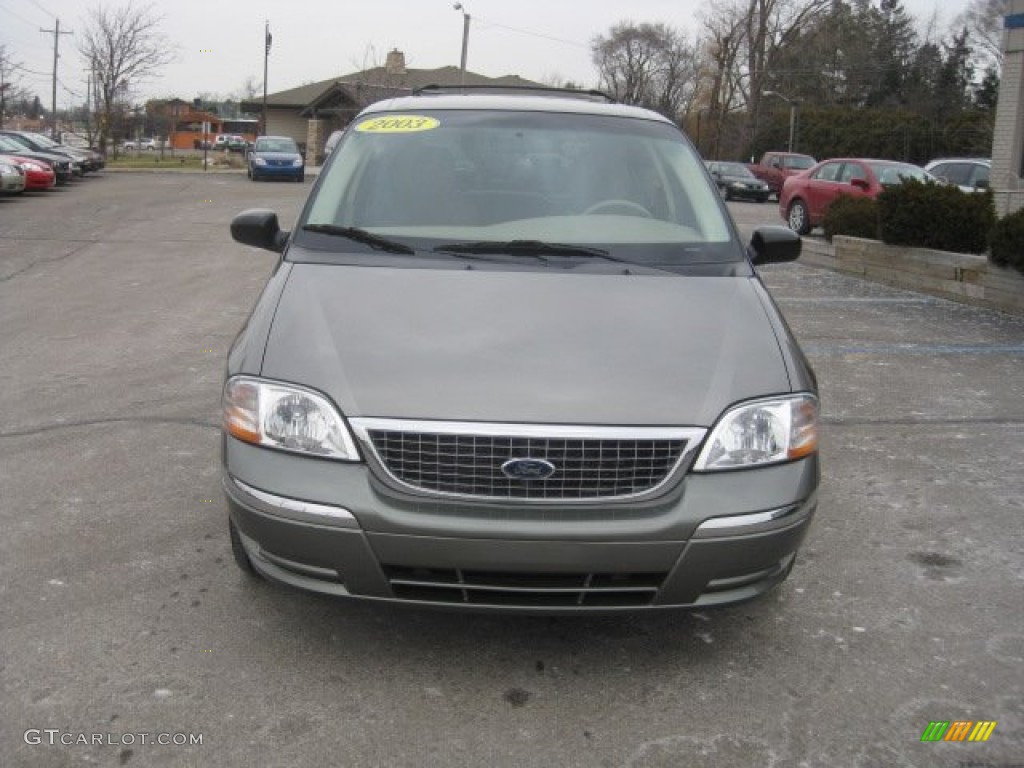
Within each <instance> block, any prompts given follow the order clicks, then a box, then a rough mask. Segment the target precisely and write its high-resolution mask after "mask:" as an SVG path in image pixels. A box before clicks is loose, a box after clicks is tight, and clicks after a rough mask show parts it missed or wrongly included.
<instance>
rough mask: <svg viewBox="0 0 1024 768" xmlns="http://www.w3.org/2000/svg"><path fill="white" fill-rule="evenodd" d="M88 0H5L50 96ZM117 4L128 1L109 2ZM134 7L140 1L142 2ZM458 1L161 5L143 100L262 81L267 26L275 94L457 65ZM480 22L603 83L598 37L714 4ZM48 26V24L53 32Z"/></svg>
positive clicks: (660, 0) (186, 1)
mask: <svg viewBox="0 0 1024 768" xmlns="http://www.w3.org/2000/svg"><path fill="white" fill-rule="evenodd" d="M98 4H99V3H94V2H88V0H85V1H83V0H0V44H4V45H5V46H6V47H7V51H8V53H9V54H11V57H12V58H13V60H14V61H15V62H17V63H20V64H22V65H23V66H24V68H25V69H27V70H31V71H30V72H23V73H22V74H21V84H22V85H24V86H27V87H29V88H31V89H34V90H35V91H37V92H38V94H39V96H40V98H41V99H42V100H43V103H44V104H45V105H46V106H47V107H49V105H50V101H51V73H52V70H53V38H54V36H53V34H52V30H53V29H54V21H55V19H57V18H59V19H60V28H61V29H62V30H70V31H72V32H76V31H77V30H79V29H82V28H83V26H84V24H85V21H86V9H88V8H92V7H96V5H98ZM106 4H107V5H109V6H111V7H114V6H118V5H121V3H119V2H117V1H116V0H115V1H114V2H110V3H106ZM135 5H136V6H137V7H138V6H140V5H142V4H141V3H139V2H138V0H136V3H135ZM452 5H453V2H452V0H239V1H236V2H209V1H208V0H175V2H173V3H160V4H159V5H154V6H153V8H154V9H155V13H156V14H157V15H160V14H162V16H163V18H162V21H161V24H160V30H161V32H162V34H163V35H164V37H165V39H166V44H167V46H168V47H169V48H171V49H172V50H173V51H174V52H175V53H176V59H175V62H174V63H173V64H171V65H169V66H167V67H166V68H165V69H164V71H163V74H162V76H161V77H160V78H158V79H154V80H151V81H149V82H146V83H144V84H142V85H141V87H140V88H139V89H138V90H139V95H140V97H169V96H179V97H181V98H185V99H191V98H193V97H195V96H196V95H198V94H200V93H214V94H219V95H221V96H225V97H226V96H229V95H231V94H237V93H238V92H240V91H241V89H242V85H243V83H244V82H245V81H246V79H247V78H249V77H253V78H255V79H256V80H257V81H258V82H262V80H263V29H264V21H265V20H267V21H269V22H270V30H271V34H272V35H273V46H272V50H271V55H270V60H269V72H270V73H269V77H268V83H269V89H270V92H271V93H273V92H275V91H279V90H285V89H287V88H293V87H295V86H299V85H302V84H304V83H308V82H313V81H317V80H324V79H327V78H330V77H334V76H337V75H343V74H347V73H349V72H353V71H356V70H360V69H364V68H367V67H370V66H374V65H377V64H382V63H383V61H384V57H385V55H386V54H387V52H388V51H389V50H391V49H392V48H398V49H400V50H402V51H403V52H404V53H405V57H406V65H407V66H409V67H412V68H419V69H431V68H434V67H441V66H445V65H454V66H458V64H459V57H460V55H461V47H462V28H463V23H462V13H461V12H460V11H457V10H455V9H454V8H453V7H452ZM464 5H465V8H466V10H467V11H468V12H469V14H471V17H472V21H471V25H470V34H469V56H468V68H469V69H470V70H472V71H475V72H479V73H481V74H484V75H488V76H492V77H497V76H500V75H506V74H517V75H521V76H523V77H526V78H529V79H533V80H547V79H549V78H551V77H553V76H557V77H558V78H559V80H565V79H568V80H572V81H574V82H578V83H582V84H584V85H589V86H593V85H596V80H597V75H596V71H595V69H594V67H593V64H592V63H591V61H590V48H589V43H590V41H591V40H592V39H593V38H594V37H595V36H596V35H599V34H604V33H606V32H607V31H608V29H609V28H610V27H611V26H612V25H614V24H616V23H617V22H619V21H622V20H626V19H629V20H632V21H636V22H642V21H650V22H665V23H667V24H670V25H673V26H676V27H679V28H682V29H688V30H696V29H697V28H698V25H699V19H700V16H701V14H702V13H704V11H705V9H706V8H707V7H708V6H709V2H708V0H632V2H626V1H625V0H464ZM966 5H967V0H941V2H940V1H938V0H904V7H905V8H906V9H907V10H908V11H909V12H910V13H911V15H913V16H914V17H915V19H917V20H918V22H919V23H920V25H921V26H922V28H923V26H924V24H925V22H926V21H927V20H928V19H930V18H932V16H933V14H937V19H938V27H937V29H938V30H939V32H940V34H943V35H944V34H945V33H946V32H947V31H948V28H949V24H950V22H952V20H953V19H954V17H955V16H956V15H957V14H958V13H959V12H960V11H962V10H963V8H964V7H965V6H966ZM40 29H48V30H51V32H50V33H49V34H47V33H43V32H40ZM77 45H78V36H77V35H75V34H72V35H62V36H61V39H60V51H61V58H60V64H59V68H58V72H59V80H60V85H59V86H58V93H57V102H58V108H59V109H62V108H64V107H65V106H68V105H70V104H72V103H81V102H83V101H84V100H85V91H86V85H85V83H86V74H85V70H84V68H83V66H82V59H81V56H79V54H78V50H77Z"/></svg>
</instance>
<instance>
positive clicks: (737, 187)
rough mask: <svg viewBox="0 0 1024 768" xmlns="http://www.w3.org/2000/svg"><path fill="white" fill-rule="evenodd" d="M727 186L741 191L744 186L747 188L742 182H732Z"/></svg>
mask: <svg viewBox="0 0 1024 768" xmlns="http://www.w3.org/2000/svg"><path fill="white" fill-rule="evenodd" d="M729 186H730V187H733V188H735V189H743V188H744V187H745V186H747V185H746V184H744V183H743V182H742V181H734V182H733V183H732V184H730V185H729Z"/></svg>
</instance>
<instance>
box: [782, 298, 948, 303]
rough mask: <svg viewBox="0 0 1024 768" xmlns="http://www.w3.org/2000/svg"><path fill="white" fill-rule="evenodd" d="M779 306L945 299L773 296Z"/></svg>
mask: <svg viewBox="0 0 1024 768" xmlns="http://www.w3.org/2000/svg"><path fill="white" fill-rule="evenodd" d="M775 300H776V301H777V302H779V303H780V304H938V303H939V302H940V301H945V299H940V298H937V297H936V298H923V297H919V296H914V297H909V296H908V297H906V298H899V297H895V296H889V297H881V296H831V297H829V296H822V297H813V298H812V297H808V296H775Z"/></svg>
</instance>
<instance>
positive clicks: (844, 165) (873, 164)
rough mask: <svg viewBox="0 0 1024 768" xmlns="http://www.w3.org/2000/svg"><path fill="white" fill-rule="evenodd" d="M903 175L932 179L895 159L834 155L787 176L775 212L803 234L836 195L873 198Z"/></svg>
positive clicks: (915, 168)
mask: <svg viewBox="0 0 1024 768" xmlns="http://www.w3.org/2000/svg"><path fill="white" fill-rule="evenodd" d="M903 179H917V180H918V181H936V179H935V178H934V177H933V176H931V175H930V174H929V173H928V172H927V171H925V170H924V169H923V168H920V167H918V166H916V165H911V164H910V163H901V162H898V161H896V160H874V159H871V158H837V159H832V160H822V161H821V162H820V163H818V164H817V165H815V166H813V167H811V168H808V169H807V170H806V171H804V172H802V173H799V174H797V175H796V176H790V177H789V178H788V179H786V181H785V182H784V183H783V185H782V192H781V193H780V194H779V213H780V214H781V215H782V218H783V219H785V220H786V223H787V224H789V228H790V229H792V230H793V231H794V232H796V233H797V234H800V235H806V234H807V233H808V232H810V231H811V230H812V229H814V228H815V227H817V226H820V225H821V222H822V219H824V218H825V211H826V210H828V207H829V205H831V204H832V201H833V200H835V199H836V198H837V197H839V196H840V195H853V196H855V197H870V198H872V199H873V198H876V197H878V195H879V194H880V193H881V191H882V190H883V189H885V188H886V187H888V186H892V185H893V184H899V183H900V182H901V181H902V180H903Z"/></svg>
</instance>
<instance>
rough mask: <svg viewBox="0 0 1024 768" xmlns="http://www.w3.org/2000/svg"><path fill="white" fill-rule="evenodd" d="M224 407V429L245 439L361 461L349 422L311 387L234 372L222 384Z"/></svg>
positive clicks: (260, 443)
mask: <svg viewBox="0 0 1024 768" xmlns="http://www.w3.org/2000/svg"><path fill="white" fill-rule="evenodd" d="M222 411H223V419H224V429H225V430H226V431H227V433H228V434H229V435H232V436H233V437H236V438H238V439H239V440H242V441H244V442H246V443H252V444H253V445H262V446H266V447H268V448H278V449H280V450H283V451H294V452H295V453H304V454H309V455H312V456H320V457H322V458H327V459H340V460H342V461H359V452H358V451H357V450H356V446H355V442H354V441H353V440H352V435H351V434H350V433H349V431H348V427H346V426H345V421H344V420H343V419H342V418H341V415H340V414H339V413H338V411H337V410H336V409H335V408H334V406H333V405H331V403H330V402H328V400H327V398H325V397H324V396H323V395H321V394H318V393H316V392H314V391H312V390H309V389H305V388H303V387H297V386H294V385H290V384H278V383H276V382H274V383H272V382H268V381H261V380H259V379H253V378H248V377H245V376H236V377H234V378H232V379H229V380H228V382H227V384H225V385H224V397H223V401H222Z"/></svg>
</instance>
